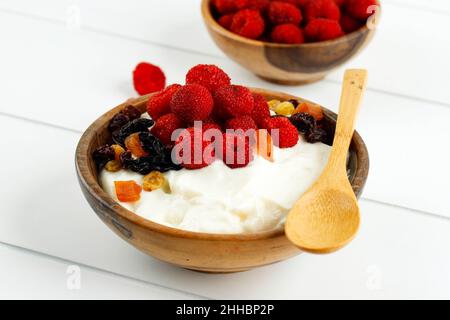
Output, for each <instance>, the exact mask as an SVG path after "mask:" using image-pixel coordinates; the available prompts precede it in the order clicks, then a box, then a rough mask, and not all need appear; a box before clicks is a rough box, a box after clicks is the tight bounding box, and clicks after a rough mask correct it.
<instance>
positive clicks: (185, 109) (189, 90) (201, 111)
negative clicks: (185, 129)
mask: <svg viewBox="0 0 450 320" xmlns="http://www.w3.org/2000/svg"><path fill="white" fill-rule="evenodd" d="M213 104H214V102H213V99H212V96H211V93H210V92H209V91H208V89H206V88H205V87H203V86H201V85H199V84H187V85H185V86H183V87H181V88H180V89H179V90H178V91H177V92H176V93H175V94H174V95H173V97H172V101H171V102H170V108H171V110H172V112H173V113H174V114H175V115H177V116H178V117H179V118H180V119H181V120H183V121H185V122H187V123H189V122H193V121H201V120H204V119H206V118H208V116H209V115H210V113H211V111H212V108H213Z"/></svg>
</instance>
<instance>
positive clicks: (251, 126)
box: [225, 116, 258, 133]
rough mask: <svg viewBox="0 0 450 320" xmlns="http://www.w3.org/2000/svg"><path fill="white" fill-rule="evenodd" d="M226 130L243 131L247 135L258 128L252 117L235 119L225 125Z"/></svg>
mask: <svg viewBox="0 0 450 320" xmlns="http://www.w3.org/2000/svg"><path fill="white" fill-rule="evenodd" d="M225 128H226V129H232V130H235V131H236V130H242V131H243V132H244V133H246V132H247V131H248V130H255V131H256V130H257V129H258V126H257V125H256V123H255V121H254V120H253V119H252V117H250V116H242V117H239V118H233V119H230V120H228V121H227V123H226V124H225Z"/></svg>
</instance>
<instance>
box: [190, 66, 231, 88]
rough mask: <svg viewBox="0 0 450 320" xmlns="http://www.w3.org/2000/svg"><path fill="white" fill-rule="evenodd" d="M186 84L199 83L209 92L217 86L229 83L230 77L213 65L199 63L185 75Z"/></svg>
mask: <svg viewBox="0 0 450 320" xmlns="http://www.w3.org/2000/svg"><path fill="white" fill-rule="evenodd" d="M186 84H199V85H202V86H204V87H205V88H206V89H208V90H209V91H210V92H211V93H212V92H214V91H216V90H217V89H218V88H220V87H223V86H228V85H230V84H231V79H230V77H229V76H228V75H227V74H226V73H225V72H224V71H223V70H222V69H220V68H219V67H217V66H215V65H207V64H199V65H196V66H195V67H193V68H192V69H191V70H189V72H188V73H187V75H186Z"/></svg>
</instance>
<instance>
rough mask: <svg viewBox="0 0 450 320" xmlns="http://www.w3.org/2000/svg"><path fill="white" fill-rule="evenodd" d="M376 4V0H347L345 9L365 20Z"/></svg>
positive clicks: (371, 13)
mask: <svg viewBox="0 0 450 320" xmlns="http://www.w3.org/2000/svg"><path fill="white" fill-rule="evenodd" d="M377 6H378V1H377V0H347V3H346V6H345V7H346V9H347V13H348V14H349V15H350V16H352V17H354V18H356V19H361V20H366V19H367V18H369V17H370V16H371V15H373V14H374V13H375V11H374V10H375V9H376V7H377Z"/></svg>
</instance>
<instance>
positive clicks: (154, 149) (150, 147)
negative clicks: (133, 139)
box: [139, 131, 167, 155]
mask: <svg viewBox="0 0 450 320" xmlns="http://www.w3.org/2000/svg"><path fill="white" fill-rule="evenodd" d="M139 140H140V141H141V144H142V148H143V149H144V150H145V151H147V152H148V153H150V154H153V155H160V154H164V153H166V152H167V151H166V146H165V145H164V143H162V141H161V140H159V139H158V138H157V137H155V136H154V135H153V134H151V133H150V132H148V131H147V132H140V133H139Z"/></svg>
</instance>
